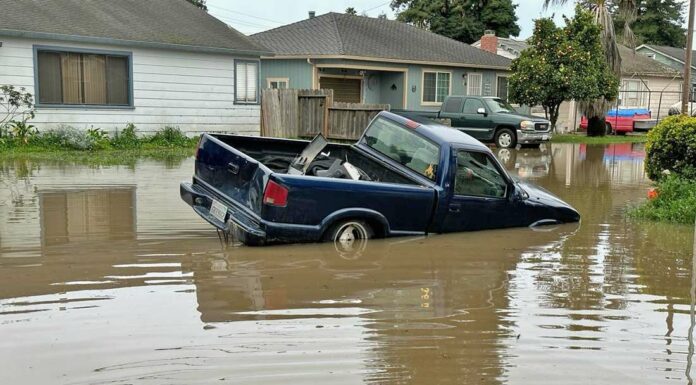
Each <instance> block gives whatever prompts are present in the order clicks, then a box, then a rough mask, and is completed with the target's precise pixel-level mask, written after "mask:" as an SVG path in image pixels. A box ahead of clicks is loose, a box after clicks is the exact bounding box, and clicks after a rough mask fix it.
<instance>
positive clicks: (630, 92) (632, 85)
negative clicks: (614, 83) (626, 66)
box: [620, 79, 648, 107]
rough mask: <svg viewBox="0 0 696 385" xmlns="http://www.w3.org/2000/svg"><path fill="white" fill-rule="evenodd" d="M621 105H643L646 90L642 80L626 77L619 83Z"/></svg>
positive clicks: (645, 98)
mask: <svg viewBox="0 0 696 385" xmlns="http://www.w3.org/2000/svg"><path fill="white" fill-rule="evenodd" d="M620 94H621V100H622V103H621V105H622V106H623V107H645V105H646V104H647V94H648V93H647V92H646V89H645V86H644V84H643V82H642V81H640V80H638V79H627V80H624V81H623V82H622V84H621V92H620Z"/></svg>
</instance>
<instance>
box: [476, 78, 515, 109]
mask: <svg viewBox="0 0 696 385" xmlns="http://www.w3.org/2000/svg"><path fill="white" fill-rule="evenodd" d="M501 78H503V79H505V81H507V87H505V90H506V91H507V95H505V97H504V98H503V97H502V96H500V95H497V94H498V85H499V84H500V79H501ZM481 82H483V79H481ZM482 86H483V84H482ZM495 93H496V95H495V96H496V97H497V98H499V99H502V100H504V101H505V102H507V103H510V98H509V96H510V76H509V75H496V76H495Z"/></svg>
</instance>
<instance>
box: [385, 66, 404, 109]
mask: <svg viewBox="0 0 696 385" xmlns="http://www.w3.org/2000/svg"><path fill="white" fill-rule="evenodd" d="M403 84H404V73H403V72H382V78H381V83H380V96H381V103H387V104H389V105H391V108H393V109H403V108H404V98H403V92H404V91H405V90H404V89H403V88H404V87H403ZM392 86H396V89H392Z"/></svg>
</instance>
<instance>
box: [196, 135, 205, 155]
mask: <svg viewBox="0 0 696 385" xmlns="http://www.w3.org/2000/svg"><path fill="white" fill-rule="evenodd" d="M202 141H203V134H201V136H199V137H198V144H197V145H196V159H198V153H199V152H200V151H201V142H202Z"/></svg>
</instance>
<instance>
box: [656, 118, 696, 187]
mask: <svg viewBox="0 0 696 385" xmlns="http://www.w3.org/2000/svg"><path fill="white" fill-rule="evenodd" d="M645 149H646V159H645V169H646V171H647V172H648V176H650V178H651V179H653V180H658V179H660V178H661V177H662V176H663V174H664V170H668V171H669V172H670V173H674V174H677V175H680V176H683V177H686V178H692V179H696V118H695V117H689V116H684V115H674V116H670V117H668V118H666V119H664V120H662V121H661V122H660V123H659V124H658V125H657V126H655V127H654V128H653V129H652V130H650V131H649V132H648V143H647V144H646V148H645Z"/></svg>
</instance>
